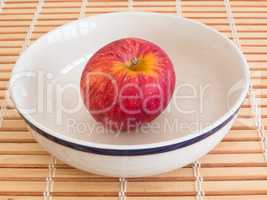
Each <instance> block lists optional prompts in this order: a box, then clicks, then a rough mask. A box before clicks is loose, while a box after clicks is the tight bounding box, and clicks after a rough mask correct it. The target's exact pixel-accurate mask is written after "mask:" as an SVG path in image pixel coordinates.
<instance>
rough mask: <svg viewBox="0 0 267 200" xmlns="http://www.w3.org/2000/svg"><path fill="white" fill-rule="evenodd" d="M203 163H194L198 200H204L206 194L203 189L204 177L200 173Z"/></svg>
mask: <svg viewBox="0 0 267 200" xmlns="http://www.w3.org/2000/svg"><path fill="white" fill-rule="evenodd" d="M200 169H201V163H200V162H199V161H195V162H194V163H193V175H194V177H195V191H196V200H204V197H205V192H204V189H203V177H202V176H201V173H200Z"/></svg>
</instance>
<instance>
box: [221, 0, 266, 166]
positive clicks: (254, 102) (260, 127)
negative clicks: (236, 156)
mask: <svg viewBox="0 0 267 200" xmlns="http://www.w3.org/2000/svg"><path fill="white" fill-rule="evenodd" d="M224 5H225V9H226V13H227V18H228V20H229V25H230V30H231V35H232V38H233V41H234V42H235V43H236V45H237V46H238V47H239V49H240V50H241V45H240V41H239V37H238V31H237V28H236V23H235V19H234V16H233V12H232V9H231V5H230V2H229V0H224ZM249 99H250V103H251V109H252V113H253V115H254V121H255V125H256V130H257V133H258V135H259V137H260V140H261V146H262V150H263V155H264V160H265V161H266V162H267V140H266V134H265V130H264V124H263V121H262V115H261V110H260V107H259V105H258V99H257V97H256V93H255V91H254V89H253V85H252V84H250V88H249Z"/></svg>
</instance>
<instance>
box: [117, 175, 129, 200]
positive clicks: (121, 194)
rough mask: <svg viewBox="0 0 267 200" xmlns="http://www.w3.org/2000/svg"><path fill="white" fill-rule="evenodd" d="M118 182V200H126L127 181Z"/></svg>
mask: <svg viewBox="0 0 267 200" xmlns="http://www.w3.org/2000/svg"><path fill="white" fill-rule="evenodd" d="M119 182H120V191H119V200H126V198H127V197H126V192H127V180H126V179H125V178H119Z"/></svg>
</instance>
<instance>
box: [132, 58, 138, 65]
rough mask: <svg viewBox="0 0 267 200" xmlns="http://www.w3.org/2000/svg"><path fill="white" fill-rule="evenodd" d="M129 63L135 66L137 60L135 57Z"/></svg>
mask: <svg viewBox="0 0 267 200" xmlns="http://www.w3.org/2000/svg"><path fill="white" fill-rule="evenodd" d="M131 63H132V65H137V64H138V59H137V58H136V57H134V58H133V59H132V60H131Z"/></svg>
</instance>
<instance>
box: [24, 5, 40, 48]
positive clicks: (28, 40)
mask: <svg viewBox="0 0 267 200" xmlns="http://www.w3.org/2000/svg"><path fill="white" fill-rule="evenodd" d="M43 5H44V0H39V1H38V5H37V8H36V10H35V12H34V15H33V18H32V22H31V24H30V26H29V28H28V31H27V34H26V37H25V40H24V43H23V45H22V52H23V51H24V50H25V49H26V48H27V47H28V46H29V45H30V43H31V38H32V33H33V30H34V27H35V25H36V22H37V19H38V17H39V15H40V13H41V11H42V8H43Z"/></svg>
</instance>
